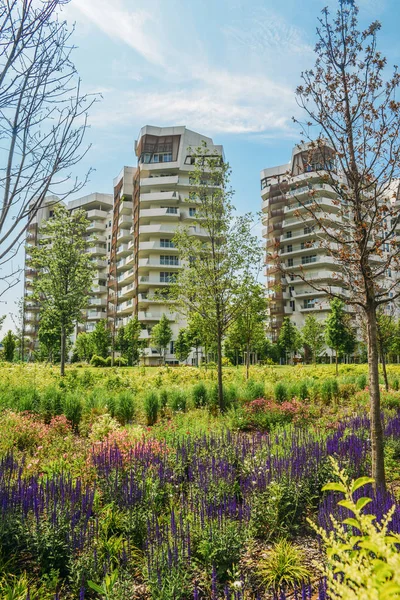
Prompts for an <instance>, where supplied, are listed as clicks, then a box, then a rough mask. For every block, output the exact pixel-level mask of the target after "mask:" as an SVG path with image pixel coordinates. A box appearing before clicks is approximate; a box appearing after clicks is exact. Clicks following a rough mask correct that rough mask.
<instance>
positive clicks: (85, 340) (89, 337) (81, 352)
mask: <svg viewBox="0 0 400 600" xmlns="http://www.w3.org/2000/svg"><path fill="white" fill-rule="evenodd" d="M75 351H76V353H77V355H78V358H79V360H82V361H85V362H87V363H88V362H90V361H91V359H92V356H93V355H94V353H95V347H94V341H93V334H92V333H87V332H86V331H82V333H80V334H79V335H78V336H77V338H76V342H75Z"/></svg>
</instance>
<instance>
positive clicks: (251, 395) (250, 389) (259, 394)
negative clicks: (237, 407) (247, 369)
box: [244, 379, 265, 400]
mask: <svg viewBox="0 0 400 600" xmlns="http://www.w3.org/2000/svg"><path fill="white" fill-rule="evenodd" d="M264 393H265V386H264V383H263V382H262V381H254V379H249V380H248V381H247V383H246V388H245V392H244V398H245V400H256V398H263V397H264Z"/></svg>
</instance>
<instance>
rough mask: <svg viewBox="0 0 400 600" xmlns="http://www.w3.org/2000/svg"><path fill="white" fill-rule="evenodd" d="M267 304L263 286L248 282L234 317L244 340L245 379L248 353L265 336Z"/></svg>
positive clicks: (247, 369)
mask: <svg viewBox="0 0 400 600" xmlns="http://www.w3.org/2000/svg"><path fill="white" fill-rule="evenodd" d="M267 306H268V303H267V299H266V297H265V288H264V287H263V286H262V285H260V284H259V283H250V284H249V285H248V286H247V289H246V296H245V299H244V304H243V305H242V307H241V309H240V310H239V312H238V315H237V317H236V322H237V326H238V328H239V331H240V332H241V335H242V337H243V342H244V349H245V362H246V379H248V378H249V368H250V353H251V351H254V349H255V348H256V346H257V344H258V343H259V342H260V340H263V339H264V338H265V322H266V319H267Z"/></svg>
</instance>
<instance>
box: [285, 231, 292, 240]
mask: <svg viewBox="0 0 400 600" xmlns="http://www.w3.org/2000/svg"><path fill="white" fill-rule="evenodd" d="M291 237H292V232H291V231H287V232H286V239H289V238H291Z"/></svg>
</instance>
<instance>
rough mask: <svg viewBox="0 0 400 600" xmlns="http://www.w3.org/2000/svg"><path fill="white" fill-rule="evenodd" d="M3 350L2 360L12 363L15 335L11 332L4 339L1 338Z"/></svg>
mask: <svg viewBox="0 0 400 600" xmlns="http://www.w3.org/2000/svg"><path fill="white" fill-rule="evenodd" d="M3 348H4V359H5V360H7V361H8V362H12V361H13V360H14V350H15V335H14V334H13V332H12V331H11V330H10V331H8V332H7V334H6V335H5V337H4V338H3Z"/></svg>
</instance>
